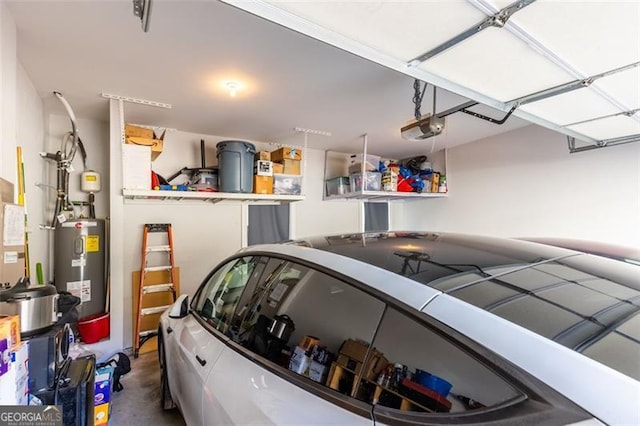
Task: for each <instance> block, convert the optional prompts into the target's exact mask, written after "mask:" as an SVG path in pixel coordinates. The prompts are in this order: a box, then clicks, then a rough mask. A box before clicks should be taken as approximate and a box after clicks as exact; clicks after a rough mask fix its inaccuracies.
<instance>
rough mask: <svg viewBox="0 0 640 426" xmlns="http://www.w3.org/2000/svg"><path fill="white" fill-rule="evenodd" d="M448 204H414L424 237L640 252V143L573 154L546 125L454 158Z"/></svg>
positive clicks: (457, 152)
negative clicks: (542, 241) (439, 234)
mask: <svg viewBox="0 0 640 426" xmlns="http://www.w3.org/2000/svg"><path fill="white" fill-rule="evenodd" d="M447 180H448V183H449V190H450V194H449V197H448V198H447V199H436V200H427V201H420V202H416V203H407V204H405V208H404V218H405V225H406V226H408V227H411V228H412V229H417V230H426V229H429V230H434V231H455V232H469V233H474V234H485V235H494V236H506V237H527V236H528V237H543V236H546V237H563V238H575V239H586V240H595V241H604V242H609V243H613V244H620V245H627V246H636V247H638V246H640V144H638V143H636V144H627V145H621V146H615V147H608V148H603V149H597V150H592V151H587V152H582V153H576V154H569V152H568V149H567V143H566V138H565V137H564V136H562V135H560V134H558V133H556V132H552V131H550V130H546V129H543V128H541V127H538V126H527V127H525V128H523V129H519V130H515V131H512V132H508V133H505V134H503V135H500V136H496V137H492V138H488V139H485V140H482V141H478V142H474V143H470V144H467V145H462V146H458V147H455V148H453V149H451V150H450V151H449V157H448V164H447Z"/></svg>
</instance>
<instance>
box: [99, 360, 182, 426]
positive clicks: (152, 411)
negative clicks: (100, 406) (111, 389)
mask: <svg viewBox="0 0 640 426" xmlns="http://www.w3.org/2000/svg"><path fill="white" fill-rule="evenodd" d="M129 358H130V359H131V371H130V372H129V373H127V374H126V375H124V376H123V377H122V378H121V379H120V383H122V386H123V387H124V389H123V390H122V391H120V392H115V393H114V394H113V396H112V398H111V404H112V405H111V418H110V419H109V425H110V426H138V425H145V426H146V425H154V426H159V425H184V424H185V422H184V420H183V418H182V415H180V411H178V410H177V409H174V410H171V411H162V410H161V409H160V366H159V365H158V354H157V353H156V352H149V353H145V354H141V355H140V356H139V357H138V358H137V359H134V358H133V356H130V357H129Z"/></svg>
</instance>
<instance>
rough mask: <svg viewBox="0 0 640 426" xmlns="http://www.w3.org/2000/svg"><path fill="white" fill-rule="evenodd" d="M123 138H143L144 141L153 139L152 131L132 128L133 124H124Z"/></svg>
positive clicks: (143, 128) (136, 127)
mask: <svg viewBox="0 0 640 426" xmlns="http://www.w3.org/2000/svg"><path fill="white" fill-rule="evenodd" d="M124 136H125V137H126V138H128V137H136V138H145V139H153V138H154V137H153V130H152V129H148V128H146V127H139V126H134V125H133V124H125V125H124Z"/></svg>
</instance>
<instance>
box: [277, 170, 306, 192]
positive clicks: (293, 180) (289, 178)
mask: <svg viewBox="0 0 640 426" xmlns="http://www.w3.org/2000/svg"><path fill="white" fill-rule="evenodd" d="M273 193H274V194H279V195H300V194H301V193H302V176H300V175H284V174H279V173H274V174H273Z"/></svg>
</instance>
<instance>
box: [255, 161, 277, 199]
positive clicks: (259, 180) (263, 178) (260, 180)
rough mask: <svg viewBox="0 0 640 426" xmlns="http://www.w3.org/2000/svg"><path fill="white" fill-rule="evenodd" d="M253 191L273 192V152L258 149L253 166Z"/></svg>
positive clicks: (256, 192) (259, 192)
mask: <svg viewBox="0 0 640 426" xmlns="http://www.w3.org/2000/svg"><path fill="white" fill-rule="evenodd" d="M253 193H254V194H273V162H272V161H271V153H270V152H268V151H258V152H256V155H255V164H254V167H253Z"/></svg>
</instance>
